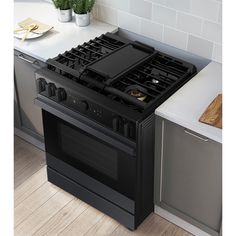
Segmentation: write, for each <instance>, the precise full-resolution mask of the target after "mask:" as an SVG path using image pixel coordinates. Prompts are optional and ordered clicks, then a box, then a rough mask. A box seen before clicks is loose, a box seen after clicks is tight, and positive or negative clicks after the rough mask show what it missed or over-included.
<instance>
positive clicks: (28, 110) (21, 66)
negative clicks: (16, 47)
mask: <svg viewBox="0 0 236 236" xmlns="http://www.w3.org/2000/svg"><path fill="white" fill-rule="evenodd" d="M40 66H42V63H41V62H39V61H37V60H35V59H34V58H32V57H29V56H27V55H25V54H22V53H20V52H17V51H15V52H14V69H15V81H16V88H17V94H18V98H19V107H20V116H21V126H22V128H23V129H24V130H26V131H28V132H29V133H30V134H36V136H37V135H39V136H43V125H42V114H41V109H40V108H39V107H37V106H36V105H35V104H34V99H35V98H36V95H37V94H36V84H35V75H34V72H35V71H36V69H38V68H40Z"/></svg>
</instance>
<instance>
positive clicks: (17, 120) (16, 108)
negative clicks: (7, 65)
mask: <svg viewBox="0 0 236 236" xmlns="http://www.w3.org/2000/svg"><path fill="white" fill-rule="evenodd" d="M14 127H16V128H18V129H20V127H21V121H20V111H19V102H18V95H17V89H16V85H15V87H14Z"/></svg>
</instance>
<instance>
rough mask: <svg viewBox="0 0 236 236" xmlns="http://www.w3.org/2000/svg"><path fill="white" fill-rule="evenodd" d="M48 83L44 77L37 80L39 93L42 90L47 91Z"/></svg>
mask: <svg viewBox="0 0 236 236" xmlns="http://www.w3.org/2000/svg"><path fill="white" fill-rule="evenodd" d="M46 84H47V82H46V80H45V79H43V78H39V79H37V80H36V87H37V91H38V93H41V92H43V91H45V89H46Z"/></svg>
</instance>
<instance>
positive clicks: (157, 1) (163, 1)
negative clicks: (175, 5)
mask: <svg viewBox="0 0 236 236" xmlns="http://www.w3.org/2000/svg"><path fill="white" fill-rule="evenodd" d="M145 1H147V2H152V3H154V4H162V5H165V4H166V0H145Z"/></svg>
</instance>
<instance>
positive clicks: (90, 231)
mask: <svg viewBox="0 0 236 236" xmlns="http://www.w3.org/2000/svg"><path fill="white" fill-rule="evenodd" d="M34 162H35V163H36V164H33V163H34ZM15 172H16V174H15V183H16V185H17V186H16V188H15V196H14V201H15V202H14V203H15V205H14V207H15V225H14V227H15V236H20V235H22V236H31V235H38V236H39V235H48V236H54V235H62V236H80V235H86V236H96V235H98V236H102V235H104V236H105V235H111V236H136V235H137V236H144V235H148V236H154V235H155V236H172V235H173V236H191V234H189V233H187V232H186V231H184V230H183V229H181V228H179V227H177V226H175V225H174V224H172V223H170V222H168V221H166V220H165V219H163V218H161V217H160V216H158V215H156V214H151V215H150V216H149V217H148V218H147V219H146V220H145V221H144V222H143V224H141V226H140V227H139V228H138V229H137V230H136V231H134V232H131V231H129V230H128V229H126V228H125V227H123V226H122V225H120V224H119V223H118V222H117V221H115V220H113V219H112V218H110V217H108V216H106V215H105V214H103V213H101V212H100V211H98V210H96V209H94V208H93V207H91V206H89V205H88V204H86V203H84V202H82V201H81V200H79V199H77V198H75V197H74V196H72V195H70V194H68V193H66V192H65V191H63V190H61V189H59V188H58V187H56V186H54V185H53V184H51V183H49V182H48V181H47V176H46V167H45V159H44V152H42V151H40V150H38V149H37V148H35V147H34V146H32V145H31V144H29V143H26V142H25V141H23V140H21V139H19V138H16V139H15ZM23 173H24V174H23Z"/></svg>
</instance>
